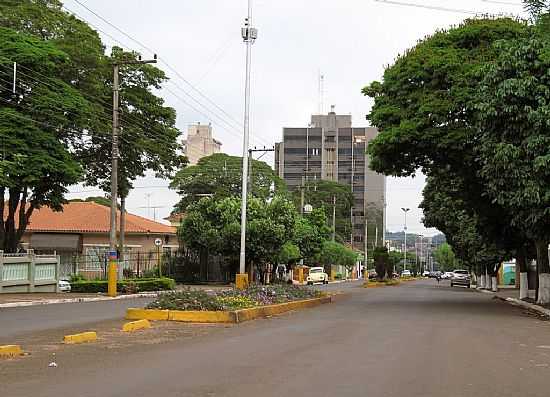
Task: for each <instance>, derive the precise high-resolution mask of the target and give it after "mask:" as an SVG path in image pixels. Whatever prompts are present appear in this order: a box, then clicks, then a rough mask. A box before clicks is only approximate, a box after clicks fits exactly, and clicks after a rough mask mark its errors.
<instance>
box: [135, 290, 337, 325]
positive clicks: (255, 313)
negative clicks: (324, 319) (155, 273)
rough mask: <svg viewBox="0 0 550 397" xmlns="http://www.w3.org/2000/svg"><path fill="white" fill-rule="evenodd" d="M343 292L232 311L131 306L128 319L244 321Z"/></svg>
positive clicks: (330, 298) (322, 301) (314, 303)
mask: <svg viewBox="0 0 550 397" xmlns="http://www.w3.org/2000/svg"><path fill="white" fill-rule="evenodd" d="M340 295H341V294H338V295H329V296H323V297H319V298H313V299H304V300H299V301H292V302H286V303H279V304H274V305H266V306H258V307H253V308H249V309H240V310H232V311H186V310H156V309H136V308H129V309H127V311H126V319H128V320H142V319H147V320H161V321H162V320H164V321H179V322H187V323H233V324H237V323H242V322H244V321H249V320H254V319H257V318H265V317H271V316H275V315H278V314H282V313H285V312H289V311H292V310H299V309H305V308H309V307H314V306H318V305H322V304H325V303H331V302H334V301H336V300H337V299H338V298H337V297H339V296H340Z"/></svg>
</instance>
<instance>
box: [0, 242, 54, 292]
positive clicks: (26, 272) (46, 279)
mask: <svg viewBox="0 0 550 397" xmlns="http://www.w3.org/2000/svg"><path fill="white" fill-rule="evenodd" d="M58 281H59V257H58V256H57V255H55V254H54V255H36V254H35V253H34V251H33V250H28V251H27V252H25V253H20V254H6V253H4V252H3V251H0V293H22V292H58V288H59V287H58Z"/></svg>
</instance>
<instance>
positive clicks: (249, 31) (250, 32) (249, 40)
mask: <svg viewBox="0 0 550 397" xmlns="http://www.w3.org/2000/svg"><path fill="white" fill-rule="evenodd" d="M241 35H242V38H243V40H244V42H245V44H246V73H245V88H244V123H243V124H244V134H243V170H242V190H241V196H242V200H241V252H240V256H239V274H238V275H237V276H236V279H235V284H236V286H237V288H239V289H244V288H245V286H246V285H247V284H248V281H247V280H248V278H247V275H246V273H245V270H246V269H245V264H246V201H247V187H248V186H247V184H248V138H249V136H248V135H249V127H250V122H249V121H250V117H249V113H250V67H251V61H250V59H251V49H252V44H253V43H254V41H255V40H256V39H257V38H258V29H256V28H254V27H252V4H251V0H248V16H247V18H246V19H245V23H244V27H242V28H241Z"/></svg>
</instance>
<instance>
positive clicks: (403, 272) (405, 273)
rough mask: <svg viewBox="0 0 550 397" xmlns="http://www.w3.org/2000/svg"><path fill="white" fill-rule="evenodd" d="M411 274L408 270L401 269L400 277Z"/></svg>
mask: <svg viewBox="0 0 550 397" xmlns="http://www.w3.org/2000/svg"><path fill="white" fill-rule="evenodd" d="M411 276H412V273H411V271H410V270H403V271H402V272H401V277H411Z"/></svg>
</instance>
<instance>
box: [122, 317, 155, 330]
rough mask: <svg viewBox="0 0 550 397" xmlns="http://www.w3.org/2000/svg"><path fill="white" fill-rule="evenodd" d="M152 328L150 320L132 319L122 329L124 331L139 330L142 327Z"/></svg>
mask: <svg viewBox="0 0 550 397" xmlns="http://www.w3.org/2000/svg"><path fill="white" fill-rule="evenodd" d="M147 328H151V323H150V322H149V320H137V321H130V322H129V323H126V324H124V325H123V326H122V331H124V332H134V331H139V330H140V329H147Z"/></svg>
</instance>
